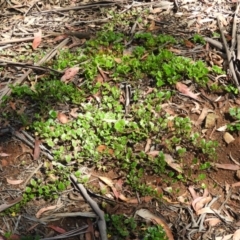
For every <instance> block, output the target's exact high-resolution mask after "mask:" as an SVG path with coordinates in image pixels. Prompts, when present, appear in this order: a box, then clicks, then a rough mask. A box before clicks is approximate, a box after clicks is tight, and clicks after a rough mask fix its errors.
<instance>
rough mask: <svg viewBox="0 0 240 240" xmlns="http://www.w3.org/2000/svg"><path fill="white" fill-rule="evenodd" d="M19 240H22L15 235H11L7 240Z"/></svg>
mask: <svg viewBox="0 0 240 240" xmlns="http://www.w3.org/2000/svg"><path fill="white" fill-rule="evenodd" d="M20 239H22V238H21V237H20V236H19V235H17V234H12V235H11V236H10V237H9V238H8V240H20Z"/></svg>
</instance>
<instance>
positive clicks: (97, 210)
mask: <svg viewBox="0 0 240 240" xmlns="http://www.w3.org/2000/svg"><path fill="white" fill-rule="evenodd" d="M70 180H71V181H72V183H73V185H74V187H75V188H76V189H77V190H78V191H79V192H80V193H81V194H82V195H83V197H84V198H85V199H86V201H87V202H88V203H89V205H90V206H91V208H92V209H93V211H94V212H95V213H96V214H97V215H98V217H99V220H98V228H99V232H100V235H101V239H102V240H107V239H108V238H107V227H106V221H105V218H104V213H103V211H102V210H101V209H100V208H99V207H98V205H97V203H96V202H95V201H94V200H92V198H91V197H90V196H89V195H88V193H87V191H86V189H85V188H84V186H83V185H82V184H78V183H77V178H76V177H75V176H74V175H73V174H72V175H71V176H70Z"/></svg>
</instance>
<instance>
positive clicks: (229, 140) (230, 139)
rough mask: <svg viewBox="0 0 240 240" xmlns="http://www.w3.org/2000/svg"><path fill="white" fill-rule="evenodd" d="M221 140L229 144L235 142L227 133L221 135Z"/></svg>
mask: <svg viewBox="0 0 240 240" xmlns="http://www.w3.org/2000/svg"><path fill="white" fill-rule="evenodd" d="M223 139H224V141H225V142H226V143H227V144H229V143H231V142H233V141H234V140H235V138H234V137H233V136H232V135H231V134H230V133H228V132H225V133H224V135H223Z"/></svg>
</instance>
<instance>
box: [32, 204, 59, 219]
mask: <svg viewBox="0 0 240 240" xmlns="http://www.w3.org/2000/svg"><path fill="white" fill-rule="evenodd" d="M56 207H57V205H55V206H49V207H44V208H41V209H40V210H39V211H38V212H37V213H36V218H40V216H41V215H42V214H43V213H44V212H46V211H49V210H53V209H55V208H56Z"/></svg>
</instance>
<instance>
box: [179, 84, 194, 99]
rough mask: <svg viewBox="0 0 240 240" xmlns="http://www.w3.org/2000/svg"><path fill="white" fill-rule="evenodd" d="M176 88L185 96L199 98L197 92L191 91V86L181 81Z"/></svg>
mask: <svg viewBox="0 0 240 240" xmlns="http://www.w3.org/2000/svg"><path fill="white" fill-rule="evenodd" d="M176 89H177V90H178V91H179V92H180V93H182V94H184V95H185V96H188V97H190V98H193V99H197V98H198V96H197V95H196V94H195V93H193V92H191V91H190V90H189V88H188V87H187V86H186V85H185V84H183V83H181V82H177V83H176Z"/></svg>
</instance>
